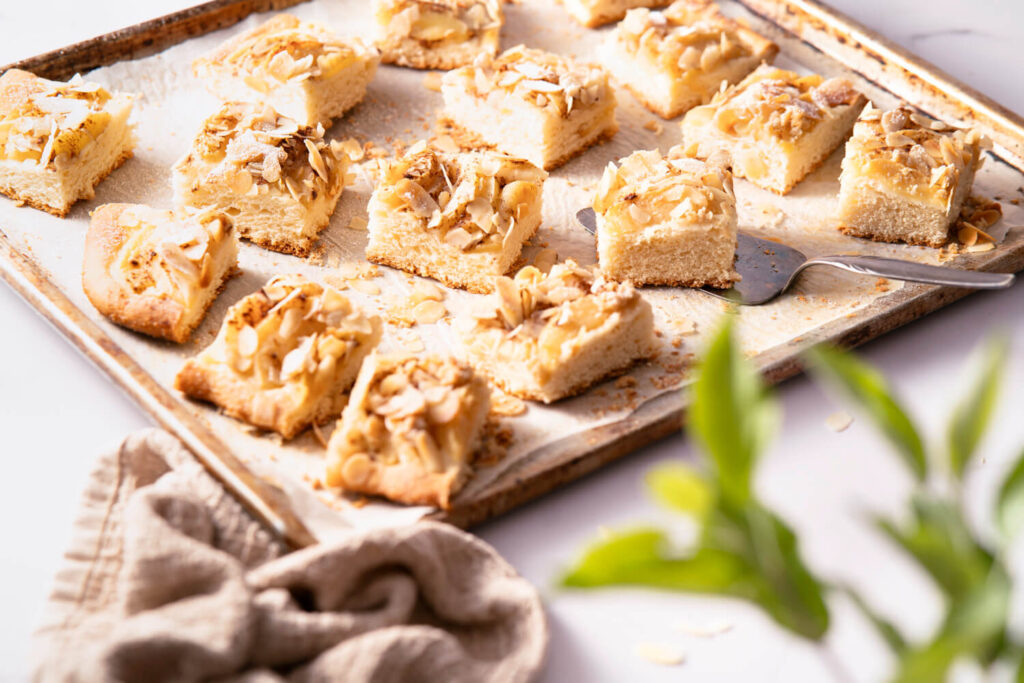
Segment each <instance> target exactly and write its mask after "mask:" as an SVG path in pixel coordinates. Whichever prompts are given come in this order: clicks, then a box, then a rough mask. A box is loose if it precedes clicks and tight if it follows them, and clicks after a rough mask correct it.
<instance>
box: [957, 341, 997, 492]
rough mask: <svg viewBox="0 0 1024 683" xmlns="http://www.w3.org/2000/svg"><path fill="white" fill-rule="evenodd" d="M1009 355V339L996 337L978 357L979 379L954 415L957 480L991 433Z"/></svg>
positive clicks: (983, 348)
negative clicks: (993, 415) (989, 427)
mask: <svg viewBox="0 0 1024 683" xmlns="http://www.w3.org/2000/svg"><path fill="white" fill-rule="evenodd" d="M1009 353H1010V340H1009V338H1008V337H1007V336H1006V335H997V336H994V337H992V338H991V339H989V340H988V341H987V342H985V344H984V345H983V346H982V348H981V349H980V351H979V352H977V353H976V357H977V361H976V363H978V364H979V366H980V367H979V369H978V375H977V377H975V379H974V381H973V382H972V384H971V388H970V390H969V391H968V392H967V394H965V395H964V397H963V399H962V400H961V402H960V403H959V404H958V405H957V407H956V409H955V410H954V411H953V416H952V418H951V419H950V424H949V434H948V448H949V462H950V466H951V467H952V469H953V472H954V474H956V475H957V476H961V475H962V474H963V471H964V468H965V467H966V466H967V462H968V461H969V460H970V458H971V456H972V455H973V454H974V451H975V449H976V448H977V447H978V444H979V443H980V441H981V437H982V436H983V435H984V433H985V430H986V429H988V425H989V422H990V421H991V419H992V412H993V410H994V409H995V405H996V400H997V398H998V396H999V387H1000V384H1001V380H1002V376H1003V369H1004V368H1005V367H1006V359H1007V356H1008V355H1009Z"/></svg>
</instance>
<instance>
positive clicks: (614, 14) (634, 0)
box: [562, 0, 672, 28]
mask: <svg viewBox="0 0 1024 683" xmlns="http://www.w3.org/2000/svg"><path fill="white" fill-rule="evenodd" d="M670 2H672V0H562V4H564V5H565V9H566V11H567V12H569V14H571V15H572V17H573V19H575V20H576V21H578V22H580V23H581V24H583V25H584V26H586V27H587V28H597V27H598V26H602V25H604V24H607V23H610V22H613V21H618V20H619V19H621V18H622V17H624V16H626V12H628V11H629V10H631V9H634V8H637V7H664V6H665V5H667V4H669V3H670Z"/></svg>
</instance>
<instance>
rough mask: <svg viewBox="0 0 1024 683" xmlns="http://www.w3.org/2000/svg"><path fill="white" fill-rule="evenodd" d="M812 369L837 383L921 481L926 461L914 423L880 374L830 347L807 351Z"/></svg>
mask: <svg viewBox="0 0 1024 683" xmlns="http://www.w3.org/2000/svg"><path fill="white" fill-rule="evenodd" d="M808 358H809V359H810V361H811V369H812V370H813V371H814V372H815V374H817V375H819V376H821V377H822V378H823V379H825V380H826V381H827V382H828V383H831V384H835V385H838V386H839V387H840V389H841V390H842V391H843V392H844V393H845V394H847V395H848V396H849V397H850V398H851V399H853V401H854V402H855V403H856V404H857V405H858V406H859V407H860V408H861V409H862V410H863V411H864V413H865V414H866V415H867V416H868V417H869V418H870V419H871V420H872V422H874V423H875V425H877V426H878V428H879V429H881V430H882V433H883V434H885V436H886V437H887V438H888V439H889V441H890V442H891V443H892V444H893V445H894V446H896V448H897V450H898V451H899V453H900V455H902V456H903V459H904V461H905V462H906V464H907V466H908V467H910V470H911V471H912V472H913V473H914V475H915V476H916V477H917V478H918V479H919V480H923V479H924V478H925V476H926V475H927V469H928V463H927V460H926V459H925V453H924V445H923V444H922V442H921V437H920V436H919V435H918V433H917V429H915V427H914V424H913V423H912V422H911V421H910V418H909V417H907V414H906V412H905V411H904V410H903V408H902V407H900V404H899V403H898V402H897V401H896V399H895V398H894V397H893V395H892V392H891V391H890V389H889V386H888V383H887V382H886V381H885V377H884V376H883V375H882V373H880V372H878V371H877V370H875V369H874V368H872V367H871V366H869V365H867V364H865V363H863V362H861V361H860V360H858V359H857V358H855V357H854V356H852V355H850V354H848V353H844V352H842V351H839V350H837V349H833V348H829V347H822V346H819V347H816V348H814V349H811V350H810V351H809V352H808Z"/></svg>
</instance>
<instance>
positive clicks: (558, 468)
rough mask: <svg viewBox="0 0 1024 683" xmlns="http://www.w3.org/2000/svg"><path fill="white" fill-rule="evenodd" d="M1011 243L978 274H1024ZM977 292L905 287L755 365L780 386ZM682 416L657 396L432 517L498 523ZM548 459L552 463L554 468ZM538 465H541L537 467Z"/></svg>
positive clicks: (679, 397) (1023, 261)
mask: <svg viewBox="0 0 1024 683" xmlns="http://www.w3.org/2000/svg"><path fill="white" fill-rule="evenodd" d="M1014 237H1015V240H1014V244H1013V248H1012V249H1008V250H1007V251H1005V252H1002V253H1001V254H999V255H998V257H997V258H993V259H991V260H989V261H986V262H985V263H984V264H983V265H980V266H979V267H978V268H976V270H984V271H990V272H1000V273H1014V272H1018V271H1021V270H1024V232H1018V233H1017V234H1016V235H1015V236H1014ZM1008 239H1010V238H1008ZM974 291H975V290H969V289H962V288H957V287H935V286H930V285H912V284H907V285H905V286H904V287H903V288H902V289H901V290H899V291H897V292H894V293H893V294H891V295H889V296H887V297H885V298H883V299H879V300H877V301H875V302H874V303H872V304H871V305H870V306H868V307H866V308H864V309H863V310H862V311H859V312H858V313H857V314H856V315H854V316H852V317H849V318H845V319H842V320H835V321H833V322H831V323H828V324H827V325H823V326H822V327H820V328H818V329H817V330H815V331H814V332H813V333H811V334H808V335H805V336H803V337H798V338H796V339H793V340H791V341H789V342H787V343H785V344H781V345H779V346H778V347H776V348H774V349H772V350H771V351H769V352H766V353H765V354H763V355H761V356H760V357H759V360H760V361H761V362H763V363H764V366H763V367H762V368H761V372H762V374H763V376H764V378H765V380H766V381H768V382H769V383H771V384H778V383H780V382H783V381H784V380H786V379H789V378H791V377H794V376H796V375H798V374H800V373H801V372H802V371H803V367H802V365H801V361H800V356H801V354H802V353H803V352H804V351H806V350H807V349H809V348H810V347H812V346H814V345H815V344H818V343H821V342H824V341H828V342H830V343H832V344H835V345H836V346H839V347H841V348H847V349H849V348H855V347H857V346H860V345H861V344H865V343H867V342H869V341H871V340H873V339H876V338H878V337H880V336H882V335H883V334H886V333H887V332H890V331H892V330H894V329H896V328H898V327H902V326H903V325H905V324H907V323H909V322H912V321H914V320H917V319H919V318H921V317H923V316H925V315H927V314H929V313H932V312H934V311H936V310H938V309H940V308H942V307H944V306H947V305H949V304H951V303H953V302H955V301H958V300H960V299H962V298H964V297H966V296H968V295H970V294H972V293H973V292H974ZM685 412H686V399H685V397H684V395H683V392H682V391H681V390H670V391H666V392H664V393H661V394H659V395H657V396H655V397H653V398H651V399H649V400H647V401H646V402H645V403H644V404H643V405H641V406H640V407H638V408H637V409H636V410H635V411H634V412H633V413H632V414H631V415H629V416H628V417H626V418H624V419H623V420H621V421H618V422H614V423H611V424H607V425H602V426H600V427H595V428H593V429H590V430H587V431H585V432H582V433H580V434H574V435H572V436H569V437H566V438H564V439H560V440H559V441H556V442H553V443H551V444H548V445H546V446H545V447H544V448H542V449H541V450H540V451H538V452H537V453H536V454H534V455H533V456H532V457H531V459H530V461H529V462H527V463H525V464H524V465H523V466H522V467H520V468H518V469H516V470H513V471H511V472H509V473H507V474H506V475H505V476H504V477H503V478H502V479H501V480H499V481H497V482H495V483H494V484H493V485H492V486H491V487H489V488H487V489H485V490H484V491H483V492H482V493H481V494H480V495H478V496H477V497H476V498H475V499H474V500H472V501H468V502H466V503H464V504H460V501H459V500H458V499H457V498H456V500H455V504H454V506H453V508H452V509H451V510H448V511H445V512H438V513H436V514H435V515H433V517H434V518H436V519H442V520H444V521H447V522H450V523H452V524H456V525H458V526H462V527H468V526H472V525H474V524H478V523H480V522H483V521H485V520H487V519H491V518H493V517H496V516H498V515H501V514H503V513H505V512H507V511H509V510H511V509H513V508H516V507H518V506H520V505H522V504H524V503H527V502H529V501H531V500H533V499H534V498H538V497H540V496H542V495H544V494H545V493H548V492H550V491H552V490H554V489H555V488H558V487H560V486H562V485H564V484H567V483H570V482H572V481H575V480H577V479H579V478H580V477H582V476H584V475H586V474H589V473H591V472H593V471H595V470H597V469H599V468H601V467H603V466H604V465H607V464H609V463H611V462H613V461H615V460H617V459H619V458H620V457H622V456H624V455H626V454H628V453H630V452H632V451H634V450H636V449H638V448H642V447H644V446H647V445H649V444H651V443H653V442H655V441H658V440H659V439H662V438H664V437H666V436H668V435H670V434H672V433H673V432H676V431H678V430H679V429H681V428H682V426H683V422H684V419H685ZM551 457H554V458H555V459H554V460H553V461H552V460H551ZM542 459H543V460H545V465H544V466H543V467H540V466H539V465H536V463H538V462H539V461H540V460H542ZM539 475H543V476H539Z"/></svg>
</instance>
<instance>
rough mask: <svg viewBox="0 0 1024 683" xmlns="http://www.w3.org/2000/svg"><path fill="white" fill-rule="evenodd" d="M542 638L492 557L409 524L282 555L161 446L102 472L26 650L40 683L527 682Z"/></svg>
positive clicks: (175, 450)
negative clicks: (195, 682)
mask: <svg viewBox="0 0 1024 683" xmlns="http://www.w3.org/2000/svg"><path fill="white" fill-rule="evenodd" d="M546 647H547V626H546V622H545V617H544V611H543V608H542V606H541V602H540V598H539V596H538V594H537V591H536V590H535V589H534V588H533V587H532V586H531V585H530V584H529V583H527V582H526V581H525V580H524V579H523V578H521V577H519V576H518V575H517V574H516V572H515V570H513V569H512V568H511V567H510V566H509V565H508V564H507V563H506V562H505V561H504V560H503V559H502V558H501V557H500V556H499V555H498V554H497V553H496V552H495V551H494V550H493V549H492V548H490V547H489V546H488V545H486V544H485V543H483V542H482V541H480V540H478V539H477V538H475V537H474V536H471V535H470V534H467V533H464V532H462V531H459V530H458V529H455V528H454V527H451V526H448V525H445V524H437V523H432V522H423V523H419V524H416V525H412V526H408V527H404V528H396V529H386V530H374V531H365V532H364V531H358V532H356V531H354V532H352V534H351V536H348V537H346V538H344V539H343V540H342V541H340V542H334V543H331V544H328V545H319V546H314V547H311V548H307V549H304V550H300V551H297V552H293V553H285V550H284V548H283V547H282V546H281V545H280V544H279V543H278V542H277V541H275V540H274V539H273V538H272V537H271V535H270V534H269V533H268V532H267V531H266V530H264V529H263V527H262V526H260V525H259V524H258V523H257V522H256V521H255V520H253V519H252V518H251V517H250V516H249V515H248V514H246V513H245V511H244V510H243V509H242V507H241V506H240V505H239V504H238V503H237V502H236V501H235V500H234V499H233V498H231V497H230V496H228V495H227V494H226V493H225V491H224V489H223V488H221V486H220V485H219V484H217V483H216V481H214V480H213V478H212V477H210V476H209V475H208V474H207V473H206V471H205V470H203V468H202V467H201V466H200V465H199V464H198V463H197V462H196V461H195V460H194V459H193V457H192V456H191V454H189V453H188V452H187V451H186V450H185V449H184V448H183V447H182V445H181V444H180V442H178V441H177V440H176V439H175V438H174V437H172V436H171V435H170V434H168V433H166V432H163V431H160V430H147V431H145V432H140V433H138V434H135V435H133V436H131V437H129V438H128V439H127V440H126V441H125V442H124V443H123V444H122V445H121V447H120V448H119V449H117V451H115V452H113V453H108V454H106V455H105V456H103V457H102V458H101V459H100V461H99V463H98V464H97V467H96V469H95V471H94V472H93V474H92V477H91V480H90V482H89V485H88V487H87V490H86V492H85V496H84V500H83V506H82V510H81V513H80V515H79V519H78V520H77V521H76V522H75V530H74V534H73V543H72V545H71V548H70V549H69V551H68V553H67V556H66V561H65V565H64V567H63V568H62V570H61V571H60V573H59V574H58V576H57V581H56V586H55V588H54V592H53V595H52V596H51V598H50V603H49V605H48V609H47V614H46V616H45V618H44V622H43V624H42V626H41V627H40V629H39V631H38V632H37V634H36V640H35V653H34V654H35V676H36V679H37V680H42V681H90V682H91V681H147V682H158V681H193V680H208V679H215V680H217V679H221V680H231V681H259V682H260V683H263V682H270V681H282V680H289V681H329V680H343V681H403V682H404V681H431V682H435V681H495V682H499V681H500V682H501V683H505V682H507V681H529V680H532V679H533V678H535V677H536V676H537V674H538V672H539V671H540V668H541V666H542V663H543V659H544V654H545V650H546Z"/></svg>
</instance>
